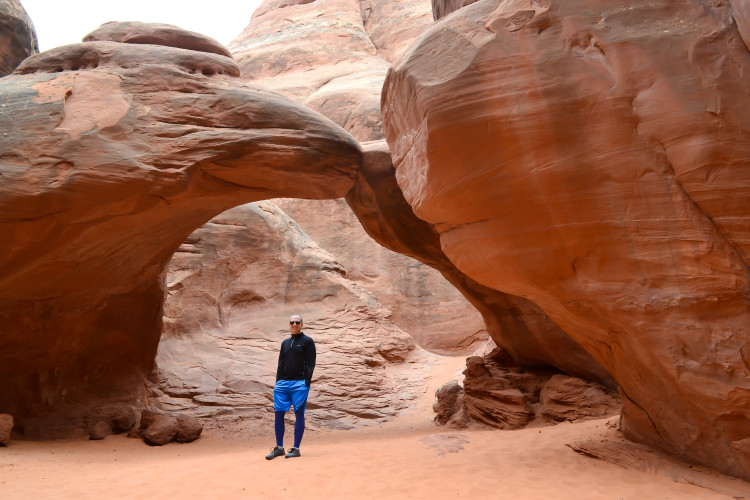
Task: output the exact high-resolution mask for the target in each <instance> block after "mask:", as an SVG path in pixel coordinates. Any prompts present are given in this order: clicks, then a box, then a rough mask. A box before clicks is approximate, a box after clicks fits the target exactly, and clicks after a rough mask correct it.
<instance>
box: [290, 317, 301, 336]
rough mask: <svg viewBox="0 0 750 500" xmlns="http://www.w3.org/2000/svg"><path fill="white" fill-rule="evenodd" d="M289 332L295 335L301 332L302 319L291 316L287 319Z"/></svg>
mask: <svg viewBox="0 0 750 500" xmlns="http://www.w3.org/2000/svg"><path fill="white" fill-rule="evenodd" d="M289 331H290V332H292V334H294V335H296V334H298V333H299V332H301V331H302V318H300V317H299V316H292V317H291V318H289Z"/></svg>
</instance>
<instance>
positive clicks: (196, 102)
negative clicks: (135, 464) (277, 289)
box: [0, 32, 362, 434]
mask: <svg viewBox="0 0 750 500" xmlns="http://www.w3.org/2000/svg"><path fill="white" fill-rule="evenodd" d="M180 36H181V35H180V33H179V32H177V33H175V34H173V36H172V40H173V41H174V43H172V45H173V46H172V47H167V46H165V45H162V46H156V45H137V44H126V43H118V42H112V41H97V42H88V43H84V44H76V45H70V46H66V47H61V48H59V49H55V50H52V51H48V52H45V53H43V54H39V55H37V56H35V57H31V58H29V59H27V60H26V61H25V62H24V63H23V64H22V65H21V67H19V69H18V70H17V72H16V74H14V75H13V76H10V77H6V78H3V79H2V80H0V89H1V90H0V95H2V98H0V99H1V100H2V106H3V110H4V112H3V114H2V116H1V117H0V123H2V127H1V128H2V129H3V130H4V131H6V130H7V131H8V132H7V133H5V134H4V135H3V136H2V137H0V144H1V145H2V149H0V169H1V170H0V175H1V176H2V181H3V182H2V187H0V190H2V191H0V193H1V194H0V205H2V213H3V214H4V216H3V220H2V221H1V222H0V225H1V226H2V229H1V230H0V234H2V240H1V244H2V247H3V250H2V252H1V253H2V257H1V259H2V261H1V262H0V276H2V277H1V278H0V300H2V306H0V331H2V332H3V335H2V336H1V337H0V352H2V358H3V359H2V360H1V361H0V367H1V368H0V378H2V379H3V380H4V384H3V388H2V389H0V402H2V409H1V410H0V411H4V412H10V413H14V414H17V415H31V416H34V417H35V418H33V419H26V421H25V426H26V430H27V432H30V433H35V434H53V433H55V432H56V431H57V430H60V429H63V428H67V427H71V426H74V425H75V422H76V421H77V419H78V416H79V413H80V412H79V411H78V409H77V404H79V403H84V406H88V407H90V406H91V405H92V404H96V401H97V400H101V401H112V400H117V399H126V400H132V399H133V398H136V399H137V398H138V395H142V391H143V378H144V376H145V373H146V372H147V370H148V369H149V368H150V366H151V364H152V363H153V359H154V355H155V350H156V346H157V343H158V340H159V336H160V334H161V324H162V310H161V304H162V302H163V297H164V289H163V273H164V270H165V266H166V265H167V263H168V262H169V260H170V258H171V255H172V253H173V252H174V251H175V250H176V249H177V248H178V246H179V245H180V243H182V241H184V240H185V238H186V237H187V236H188V235H189V234H190V233H191V232H192V231H193V230H195V229H196V228H198V227H200V226H201V225H202V224H203V223H205V222H206V221H207V220H209V219H210V218H211V217H213V216H214V215H217V214H219V213H221V212H223V211H225V210H227V209H229V208H231V207H233V206H237V205H240V204H243V203H247V202H250V201H256V200H261V199H265V198H273V197H281V196H290V195H291V194H293V195H294V196H295V197H301V198H339V197H343V196H344V195H346V193H347V192H348V191H349V190H350V189H351V188H352V186H353V185H354V183H355V180H356V175H357V171H358V168H359V164H360V161H361V155H362V152H361V148H360V146H359V144H358V143H357V141H356V140H354V139H353V138H352V137H351V136H350V135H349V134H348V133H347V132H346V131H344V130H343V129H341V128H340V127H338V126H336V125H335V124H333V123H332V122H330V121H328V120H327V119H325V118H323V117H322V116H321V115H318V114H317V113H315V112H313V111H310V110H308V109H306V108H304V107H303V106H301V105H298V104H295V103H293V102H291V101H289V100H288V99H286V98H284V97H282V96H280V95H278V94H276V93H274V92H271V91H268V90H264V89H262V88H259V87H256V86H252V85H249V84H246V83H243V82H242V81H240V80H239V79H238V78H236V77H237V76H238V74H239V70H238V69H237V66H236V63H235V62H234V61H233V60H232V59H231V58H229V57H226V56H222V55H217V54H214V53H209V52H197V51H194V50H188V49H184V48H180ZM214 43H215V42H214ZM216 45H218V44H216ZM52 409H54V410H55V415H54V418H52V419H50V420H49V421H44V419H42V420H38V419H39V418H40V417H43V416H44V415H45V414H46V413H47V412H48V411H49V410H52ZM81 410H83V409H82V408H81ZM63 415H69V416H70V418H71V419H72V420H66V419H65V418H62V416H63ZM19 420H23V419H19Z"/></svg>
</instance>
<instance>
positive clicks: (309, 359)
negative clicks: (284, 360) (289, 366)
mask: <svg viewBox="0 0 750 500" xmlns="http://www.w3.org/2000/svg"><path fill="white" fill-rule="evenodd" d="M315 357H316V353H315V342H314V341H313V340H312V339H310V343H309V344H308V346H307V352H306V353H305V385H306V386H307V387H310V384H311V383H312V376H313V371H314V370H315Z"/></svg>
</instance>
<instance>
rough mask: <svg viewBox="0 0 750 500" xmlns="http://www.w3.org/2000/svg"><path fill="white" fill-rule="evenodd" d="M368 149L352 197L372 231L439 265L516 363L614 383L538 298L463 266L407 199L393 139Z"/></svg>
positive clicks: (349, 198) (366, 146)
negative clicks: (490, 283) (492, 284)
mask: <svg viewBox="0 0 750 500" xmlns="http://www.w3.org/2000/svg"><path fill="white" fill-rule="evenodd" d="M363 149H364V157H363V161H362V167H361V169H360V176H359V179H358V181H357V184H356V185H355V186H354V188H353V189H352V190H351V191H350V192H349V194H348V195H347V197H346V200H347V203H349V206H351V207H352V210H353V211H354V212H355V214H356V215H357V218H358V219H359V221H360V222H361V223H362V225H363V227H364V228H365V230H366V231H367V233H368V234H369V235H370V236H372V237H373V238H374V239H375V240H376V241H378V242H379V243H380V244H382V245H384V246H386V247H387V248H390V249H391V250H394V251H396V252H399V253H401V254H404V255H408V256H411V257H413V258H415V259H418V260H419V261H420V262H423V263H425V264H427V265H429V266H431V267H433V268H435V269H439V270H440V272H441V273H442V274H443V276H444V277H445V278H446V279H447V280H448V281H449V282H450V283H452V284H453V285H454V286H455V287H456V288H457V289H458V290H460V291H461V293H463V294H464V296H465V297H466V298H467V299H468V300H469V301H470V302H471V304H472V305H474V307H476V309H477V310H478V311H479V312H480V313H481V314H482V317H483V319H484V321H485V324H486V325H487V330H488V332H489V333H490V335H491V336H492V338H493V340H494V341H495V343H496V344H497V345H498V346H500V347H501V348H502V350H503V351H504V352H505V353H506V354H507V355H508V356H510V357H511V358H512V359H513V361H514V362H515V363H517V364H520V365H525V366H553V367H556V368H558V369H560V370H563V371H565V372H567V373H571V374H574V375H578V376H582V377H585V378H587V379H592V380H596V381H598V382H601V383H603V384H605V385H607V386H609V387H614V381H613V380H612V378H611V376H610V375H609V373H607V371H606V370H605V369H604V368H603V367H602V366H601V365H600V364H599V363H598V362H597V361H596V360H594V358H592V357H591V355H590V354H589V353H587V352H586V351H585V350H583V348H582V347H581V346H580V345H579V344H577V343H576V342H574V341H573V340H572V339H571V338H570V337H569V336H568V335H567V334H566V333H565V332H563V331H562V330H561V329H560V327H559V326H557V325H556V324H555V323H554V322H552V321H551V320H550V319H549V317H548V316H547V315H546V314H545V313H544V312H543V311H542V310H541V309H540V308H539V307H538V306H537V305H536V304H534V303H533V302H531V301H529V300H526V299H523V298H521V297H515V296H512V295H508V294H506V293H503V292H499V291H497V290H493V289H491V288H488V287H486V286H484V285H481V284H479V283H478V282H477V281H475V280H473V279H471V278H470V277H468V276H466V275H465V274H464V273H462V272H461V271H460V270H458V269H457V268H456V266H455V265H454V264H453V263H452V262H451V261H450V260H448V258H447V257H446V256H445V254H444V253H443V252H442V250H441V249H440V239H439V234H438V232H437V231H436V229H435V227H434V226H433V225H431V224H428V223H426V222H425V221H423V220H421V219H419V218H417V217H416V216H415V215H414V213H413V212H412V211H411V209H410V207H409V205H408V203H407V202H406V200H405V199H404V197H403V194H402V193H401V190H400V189H399V187H398V184H397V183H396V178H395V176H394V170H393V164H392V162H391V154H390V151H389V149H388V147H387V145H385V144H384V143H383V141H376V142H372V143H367V144H364V145H363ZM446 314H450V312H446ZM436 337H437V336H435V335H425V339H426V340H429V341H431V342H441V343H444V345H446V344H448V343H449V342H456V341H460V339H459V338H458V336H457V335H446V336H445V337H444V338H441V337H442V335H441V336H440V337H437V338H436ZM468 338H469V339H471V338H474V339H476V337H468ZM461 344H463V345H466V343H465V342H463V343H459V345H461ZM475 344H476V342H472V344H471V345H475Z"/></svg>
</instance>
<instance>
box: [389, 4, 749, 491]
mask: <svg viewBox="0 0 750 500" xmlns="http://www.w3.org/2000/svg"><path fill="white" fill-rule="evenodd" d="M732 19H733V18H732V11H731V9H730V8H729V6H728V4H724V3H722V4H715V5H714V4H712V6H707V5H705V4H704V3H702V2H698V1H689V2H680V3H674V2H661V1H659V2H610V3H608V4H607V5H606V6H603V5H602V4H601V3H600V2H593V1H587V0H574V1H571V2H557V1H552V2H549V3H548V4H544V5H542V4H538V3H533V2H526V1H513V2H498V1H496V0H482V1H480V2H477V3H474V4H472V5H469V6H467V7H464V8H462V9H460V10H459V11H456V12H454V13H453V14H452V15H451V16H448V17H446V18H445V19H443V20H442V21H441V22H440V23H438V24H436V25H435V26H434V28H433V29H431V30H430V31H429V32H428V33H426V34H425V35H424V36H423V37H422V38H420V44H419V46H417V47H415V48H414V49H413V50H412V51H411V52H410V53H409V56H408V57H406V58H405V59H403V60H401V62H400V63H399V64H398V65H396V66H395V67H394V68H393V69H392V71H391V73H389V76H388V77H387V79H386V84H385V87H384V91H383V93H384V95H383V115H384V124H385V129H386V137H387V139H388V143H389V145H390V146H391V150H392V153H393V156H394V163H395V165H396V167H397V172H396V176H397V179H398V182H399V186H400V187H401V188H402V190H403V192H404V195H405V198H406V199H407V200H408V202H409V203H410V205H411V206H412V208H413V209H414V211H415V213H416V215H417V216H419V217H420V218H422V219H424V220H426V221H427V222H430V223H432V224H434V225H435V228H436V229H437V230H438V232H439V233H440V241H441V245H442V249H443V251H444V252H445V253H446V255H447V256H448V257H449V258H450V259H451V261H452V262H453V263H455V264H456V266H457V267H458V269H460V270H461V271H462V272H464V273H466V274H467V275H468V276H470V277H472V278H474V279H475V280H477V281H478V282H479V283H482V284H483V285H485V286H487V287H489V288H492V289H495V290H503V291H506V292H509V293H513V294H515V295H520V296H523V297H526V298H529V299H531V300H533V301H534V302H536V303H537V304H539V305H540V306H541V307H542V309H544V311H546V312H547V313H548V314H549V315H550V317H552V318H553V319H554V320H555V321H556V322H557V323H558V324H559V325H560V326H561V327H562V328H563V329H564V330H565V331H566V332H567V333H569V334H570V335H571V336H572V337H573V338H574V339H575V340H577V341H578V342H580V343H581V345H583V346H584V347H585V348H586V349H587V350H588V351H589V352H590V353H591V354H593V355H594V357H596V359H597V360H599V361H600V362H601V363H602V364H603V365H604V366H605V367H606V368H607V369H608V370H609V371H610V372H611V373H612V374H613V376H614V377H615V379H616V380H617V382H618V383H619V385H620V387H621V393H622V396H623V417H622V429H623V431H624V432H625V434H626V436H628V437H629V438H631V439H634V440H637V441H641V442H645V443H648V444H651V445H654V446H657V447H660V448H663V449H666V450H669V451H671V452H674V453H676V454H678V455H680V456H681V457H683V458H685V459H687V460H690V461H695V462H698V463H703V464H708V465H710V466H711V467H715V468H718V469H720V470H722V471H723V472H728V473H731V474H735V475H738V476H741V477H744V478H750V475H749V473H748V471H750V445H748V443H750V410H749V409H748V401H750V361H748V360H749V359H750V357H748V356H747V355H746V354H747V352H750V338H749V336H748V328H747V325H748V324H750V308H749V307H748V302H749V301H748V290H749V289H750V282H749V280H748V276H749V274H750V273H748V262H749V260H748V259H749V256H750V231H749V230H748V228H750V205H748V203H747V200H748V199H749V197H750V139H748V137H750V136H749V135H748V133H747V131H748V129H750V116H749V115H748V114H747V113H746V112H745V111H744V110H745V109H747V107H748V104H750V102H748V101H749V100H750V92H749V90H750V82H748V80H747V78H745V77H744V75H745V73H746V72H747V70H748V68H749V67H750V53H749V52H748V50H747V47H745V45H744V44H743V42H742V39H741V38H740V34H739V33H738V31H737V28H736V25H734V24H733V21H732ZM417 90H418V91H417ZM728 103H732V104H731V105H728Z"/></svg>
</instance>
